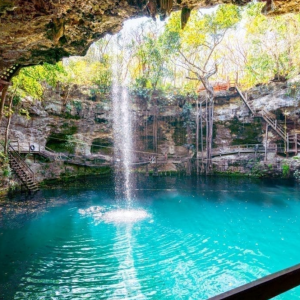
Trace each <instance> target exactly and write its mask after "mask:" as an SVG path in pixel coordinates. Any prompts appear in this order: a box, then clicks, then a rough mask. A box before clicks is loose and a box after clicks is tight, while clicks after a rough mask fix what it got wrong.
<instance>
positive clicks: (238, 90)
mask: <svg viewBox="0 0 300 300" xmlns="http://www.w3.org/2000/svg"><path fill="white" fill-rule="evenodd" d="M235 88H236V90H237V92H238V93H239V95H240V97H241V98H242V99H243V101H244V102H245V104H246V105H247V107H248V108H249V110H250V111H251V113H252V114H253V115H254V111H253V109H252V107H251V106H250V104H249V103H248V100H247V99H246V98H245V97H244V95H243V93H242V92H241V90H240V89H239V87H238V85H236V86H235Z"/></svg>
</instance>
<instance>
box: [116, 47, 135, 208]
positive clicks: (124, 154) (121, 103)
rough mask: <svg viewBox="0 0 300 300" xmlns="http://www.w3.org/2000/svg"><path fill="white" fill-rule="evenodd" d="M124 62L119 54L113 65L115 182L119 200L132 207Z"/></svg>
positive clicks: (129, 122)
mask: <svg viewBox="0 0 300 300" xmlns="http://www.w3.org/2000/svg"><path fill="white" fill-rule="evenodd" d="M117 51H118V44H115V45H114V53H116V52H117ZM121 66H122V62H120V61H119V59H118V55H115V59H114V62H113V66H112V74H113V84H112V98H113V100H112V104H113V131H114V161H115V166H114V167H115V183H116V194H117V198H118V200H121V199H125V200H126V204H127V207H128V208H130V206H131V201H132V197H133V195H132V176H131V165H132V149H133V140H132V119H131V107H130V102H129V95H128V89H127V87H126V83H127V81H126V79H123V80H122V75H123V72H122V71H123V70H122V67H121Z"/></svg>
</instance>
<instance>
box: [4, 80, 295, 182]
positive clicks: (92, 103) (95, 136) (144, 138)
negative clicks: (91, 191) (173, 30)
mask: <svg viewBox="0 0 300 300" xmlns="http://www.w3.org/2000/svg"><path fill="white" fill-rule="evenodd" d="M216 96H217V97H216V100H215V113H214V119H215V125H214V148H215V149H220V148H224V147H226V146H231V145H244V144H262V143H265V123H264V121H263V120H262V119H261V118H258V117H253V116H252V115H251V113H250V111H249V109H248V108H247V107H246V105H245V104H244V103H243V101H242V100H241V99H240V98H239V97H238V96H237V95H232V94H228V93H227V94H226V93H225V94H217V95H216ZM131 97H132V103H133V107H132V113H133V115H134V123H135V129H134V133H133V134H134V140H135V149H136V150H137V151H140V152H138V153H137V154H136V158H135V159H136V161H139V160H142V159H141V156H143V157H144V159H145V157H146V158H149V157H151V153H153V152H155V151H156V149H155V148H156V147H155V130H154V115H157V120H158V121H157V124H158V126H157V127H158V130H157V140H158V142H157V149H158V153H159V154H161V157H166V158H168V159H169V161H168V163H161V164H158V165H157V168H156V169H155V168H154V167H156V165H155V166H154V165H150V166H149V168H148V171H150V172H156V171H158V172H161V173H165V174H167V173H168V172H169V173H170V172H171V173H172V172H183V173H185V172H186V169H187V163H180V162H178V159H177V158H178V157H185V158H188V157H190V158H191V157H193V156H194V155H195V150H196V149H195V148H196V147H195V144H196V136H195V133H196V131H195V120H196V114H195V112H196V105H195V104H196V100H195V99H192V98H190V97H187V98H185V99H182V96H172V97H170V96H168V97H166V96H165V95H163V94H160V93H156V94H155V95H154V97H155V98H156V99H155V101H149V100H147V99H145V98H140V97H137V96H134V95H132V96H131ZM248 98H249V99H250V100H249V101H251V105H252V107H253V108H254V109H255V110H257V111H260V110H262V109H265V110H268V111H269V112H270V113H272V114H273V115H274V116H277V118H278V120H279V121H278V122H279V123H281V124H282V125H284V123H285V119H284V118H283V119H282V116H283V113H284V112H288V113H289V116H288V119H287V127H288V130H295V129H296V130H297V129H299V128H300V124H299V116H298V113H299V112H300V110H299V107H298V106H299V104H298V102H297V101H296V100H295V97H292V96H291V95H290V90H289V87H288V86H287V84H286V83H272V84H270V85H268V86H260V87H256V88H253V89H252V90H250V91H248ZM153 103H158V106H157V107H156V106H154V105H153ZM22 105H23V107H24V108H26V109H28V110H29V112H30V119H26V117H25V116H20V115H14V116H13V119H12V127H11V133H10V139H11V140H15V139H18V140H19V141H20V144H21V145H22V147H29V145H35V147H36V148H37V147H42V148H44V147H49V148H51V149H52V150H53V151H55V152H63V153H65V154H76V155H78V156H84V157H86V158H89V159H91V158H99V157H101V159H104V160H107V161H111V160H112V155H113V149H112V148H113V130H112V107H111V99H110V95H109V94H107V95H103V94H101V93H100V92H97V87H78V88H75V89H73V90H72V91H71V93H70V94H69V95H68V98H67V99H66V95H65V94H64V92H63V91H61V90H60V89H59V88H57V89H55V90H54V89H50V88H49V89H48V90H47V92H46V93H45V97H44V100H43V101H42V102H36V103H33V102H32V100H31V99H24V101H23V102H22ZM203 113H204V110H203ZM280 119H281V120H280ZM4 123H5V121H4ZM204 127H205V125H204ZM3 131H4V128H1V134H3ZM204 134H205V128H204ZM268 143H282V140H281V139H280V137H279V136H277V134H276V133H275V132H273V131H272V130H271V131H269V138H268ZM204 146H205V141H204ZM199 149H201V140H200V141H199ZM140 153H142V154H140ZM230 158H232V159H235V158H237V156H232V157H230V156H227V157H226V158H224V157H221V158H216V159H215V161H222V160H228V159H230ZM243 159H244V160H245V161H247V160H248V161H249V160H253V161H254V160H255V161H257V160H259V159H260V160H263V155H260V156H256V155H254V154H247V155H246V154H244V155H240V156H239V160H243ZM269 159H270V160H271V159H273V160H274V159H275V157H274V155H273V154H270V155H269ZM277 159H279V160H282V159H283V158H280V157H279V158H278V157H277ZM176 160H177V161H176ZM292 162H293V163H295V162H297V160H295V159H294V160H292ZM27 163H28V164H29V165H30V166H31V168H32V169H33V170H34V171H35V172H36V174H37V178H38V180H40V181H42V180H44V179H51V178H61V177H63V178H66V177H70V176H72V175H74V176H77V175H84V174H86V175H88V174H102V173H105V174H107V173H108V172H109V168H86V167H80V166H75V165H71V164H65V163H63V162H59V161H56V162H49V161H47V160H45V159H43V158H40V157H38V156H37V155H35V158H34V156H33V155H27ZM191 168H192V169H193V168H194V170H195V164H193V166H191ZM239 168H240V171H241V169H243V170H244V171H243V172H245V173H249V170H250V169H251V168H252V167H251V164H250V165H249V164H246V165H244V166H239ZM249 168H250V169H249ZM294 168H297V165H295V166H294ZM230 170H231V169H230V168H227V169H226V170H225V169H224V170H223V171H226V172H228V171H230ZM233 170H234V169H233ZM247 170H248V171H247ZM139 171H142V172H145V168H144V167H143V168H140V170H139ZM234 172H235V171H234ZM169 173H168V174H169ZM265 174H267V173H265Z"/></svg>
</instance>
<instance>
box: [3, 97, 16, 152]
mask: <svg viewBox="0 0 300 300" xmlns="http://www.w3.org/2000/svg"><path fill="white" fill-rule="evenodd" d="M13 99H14V97H13V96H11V98H10V100H9V107H8V118H7V125H6V130H5V141H4V151H5V153H7V152H8V137H9V127H10V122H11V117H12V115H13V113H12V111H11V109H12V103H13Z"/></svg>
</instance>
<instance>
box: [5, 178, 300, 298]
mask: <svg viewBox="0 0 300 300" xmlns="http://www.w3.org/2000/svg"><path fill="white" fill-rule="evenodd" d="M137 182H139V185H138V186H137V191H136V193H137V197H136V201H135V204H134V206H133V207H132V208H131V209H128V208H126V205H124V206H123V207H121V208H119V207H118V206H117V205H116V201H115V192H114V189H113V188H112V186H108V185H103V184H102V183H101V185H100V186H99V188H98V187H97V184H98V183H97V181H95V182H94V183H93V184H91V186H90V187H89V188H87V187H86V186H83V187H82V188H80V187H77V190H76V191H74V190H72V189H70V190H68V189H65V190H63V189H61V190H60V189H58V190H48V191H47V190H45V191H41V193H40V194H38V195H36V197H35V198H34V199H29V200H28V199H25V200H24V202H22V201H21V202H19V201H18V199H15V200H13V201H9V200H7V201H3V202H0V216H1V223H0V299H1V298H2V299H72V300H73V299H95V300H96V299H155V300H156V299H163V300H164V299H207V298H208V297H211V296H214V295H216V294H218V293H221V292H224V291H227V290H229V289H232V288H234V287H237V286H239V285H241V284H244V283H247V282H250V281H252V280H255V279H257V278H259V277H262V276H265V275H268V274H270V273H272V272H275V271H278V270H281V269H283V268H286V267H289V266H292V265H294V264H297V263H299V261H300V256H299V253H300V231H299V228H300V218H299V215H300V202H299V187H298V186H294V185H293V184H291V183H288V185H286V184H281V183H280V182H274V181H273V182H259V183H256V182H251V181H249V180H235V179H218V180H216V179H215V178H210V179H207V178H199V179H198V180H197V179H196V178H144V177H141V178H139V180H137ZM299 297H300V291H299V289H294V290H292V291H290V292H289V293H287V294H286V295H282V296H280V297H279V298H278V299H283V300H295V299H299Z"/></svg>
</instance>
